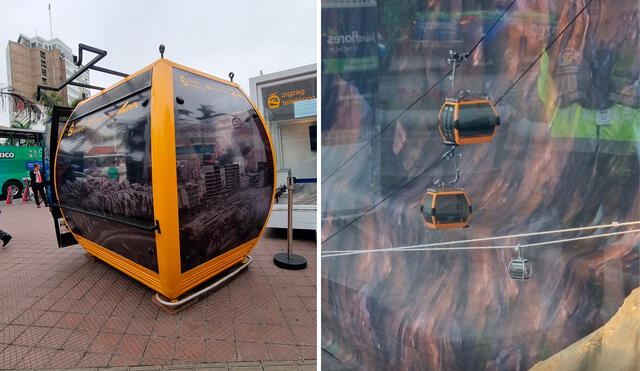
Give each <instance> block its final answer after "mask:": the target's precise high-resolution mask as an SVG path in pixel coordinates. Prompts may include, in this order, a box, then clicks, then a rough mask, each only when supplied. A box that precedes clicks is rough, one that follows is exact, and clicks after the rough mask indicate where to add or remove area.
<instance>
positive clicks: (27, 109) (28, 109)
mask: <svg viewBox="0 0 640 371" xmlns="http://www.w3.org/2000/svg"><path fill="white" fill-rule="evenodd" d="M9 104H11V105H12V106H13V107H14V108H16V110H17V111H19V112H20V113H21V114H22V115H23V117H25V118H26V119H28V120H30V121H31V120H35V121H37V120H40V118H42V111H41V110H40V107H38V104H37V103H36V102H34V101H32V100H30V99H29V98H27V97H24V96H22V95H20V94H18V93H16V92H15V91H14V90H13V89H11V88H9V87H4V86H0V108H1V109H3V110H4V109H5V108H6V107H7V105H9Z"/></svg>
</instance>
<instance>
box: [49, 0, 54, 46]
mask: <svg viewBox="0 0 640 371" xmlns="http://www.w3.org/2000/svg"><path fill="white" fill-rule="evenodd" d="M49 33H50V37H49V38H50V39H53V22H51V2H49Z"/></svg>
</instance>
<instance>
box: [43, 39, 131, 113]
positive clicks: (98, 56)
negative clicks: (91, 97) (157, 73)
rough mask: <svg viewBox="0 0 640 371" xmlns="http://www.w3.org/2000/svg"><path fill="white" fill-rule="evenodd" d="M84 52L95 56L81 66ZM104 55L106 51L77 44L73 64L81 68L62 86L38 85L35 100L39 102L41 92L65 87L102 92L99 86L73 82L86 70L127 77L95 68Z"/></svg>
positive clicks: (101, 68) (123, 74)
mask: <svg viewBox="0 0 640 371" xmlns="http://www.w3.org/2000/svg"><path fill="white" fill-rule="evenodd" d="M85 51H87V52H90V53H94V54H96V56H95V57H93V59H92V60H90V61H89V62H88V63H87V64H85V65H84V66H82V56H83V52H85ZM106 55H107V51H106V50H102V49H98V48H94V47H93V46H89V45H85V44H78V56H77V57H76V56H75V55H74V56H73V62H74V63H75V64H76V66H82V67H81V68H80V69H79V70H78V71H76V73H74V74H73V75H71V77H69V78H68V79H67V81H65V82H63V83H62V85H60V86H58V87H52V86H46V85H38V89H37V91H36V100H38V101H39V100H40V95H41V92H42V90H50V91H60V90H62V89H64V87H65V86H67V85H73V86H79V87H82V88H87V89H93V90H103V89H104V88H102V87H100V86H95V85H89V84H83V83H80V82H75V79H77V78H78V77H79V76H80V75H82V74H83V73H84V72H85V71H87V70H94V71H98V72H103V73H108V74H110V75H116V76H120V77H127V76H129V75H127V74H126V73H122V72H118V71H114V70H110V69H108V68H104V67H99V66H96V63H98V62H99V61H100V60H101V59H102V58H104V57H105V56H106Z"/></svg>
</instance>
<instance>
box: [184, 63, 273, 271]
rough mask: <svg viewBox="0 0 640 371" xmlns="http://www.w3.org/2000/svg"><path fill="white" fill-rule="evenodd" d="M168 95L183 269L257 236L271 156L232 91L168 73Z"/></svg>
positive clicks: (251, 113) (254, 120)
mask: <svg viewBox="0 0 640 371" xmlns="http://www.w3.org/2000/svg"><path fill="white" fill-rule="evenodd" d="M173 92H174V95H175V97H176V103H175V106H174V107H175V108H174V109H175V112H174V115H175V116H174V117H175V130H176V161H177V166H176V167H177V176H178V202H179V223H180V263H181V269H182V272H186V271H188V270H189V269H191V268H194V267H196V266H198V265H201V264H203V263H205V262H207V261H209V260H211V259H212V258H214V257H216V256H219V255H221V254H223V253H225V252H227V251H229V250H230V249H233V248H235V247H237V246H239V245H241V244H243V243H246V242H249V241H251V240H252V239H255V238H256V237H258V236H259V234H260V232H261V230H262V227H263V226H264V224H265V222H266V218H267V216H268V214H269V208H270V206H271V197H272V193H273V179H274V173H273V154H272V153H271V149H270V146H269V138H268V136H267V133H266V131H265V130H264V127H263V125H262V123H261V120H260V117H259V115H258V114H257V112H256V110H255V108H254V107H253V106H252V105H251V103H250V102H249V100H248V99H247V98H246V97H245V96H244V95H243V94H241V93H240V91H239V90H238V88H236V87H233V86H229V85H227V84H223V83H220V82H217V81H215V80H212V79H208V78H205V77H202V76H199V75H195V74H192V73H190V72H187V71H184V70H181V69H178V68H174V69H173ZM202 102H207V103H206V104H203V103H202ZM221 236H224V238H221ZM228 236H231V238H228ZM195 246H197V247H198V248H194V247H195Z"/></svg>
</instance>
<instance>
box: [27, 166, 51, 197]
mask: <svg viewBox="0 0 640 371" xmlns="http://www.w3.org/2000/svg"><path fill="white" fill-rule="evenodd" d="M29 177H31V187H32V188H33V195H34V196H35V197H36V205H37V206H38V207H40V198H39V197H38V194H39V195H40V196H42V201H43V202H44V206H46V207H49V201H48V200H47V194H46V193H45V192H44V182H45V177H44V174H43V173H42V172H41V171H40V164H38V163H36V164H34V165H33V170H31V171H30V172H29Z"/></svg>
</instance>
